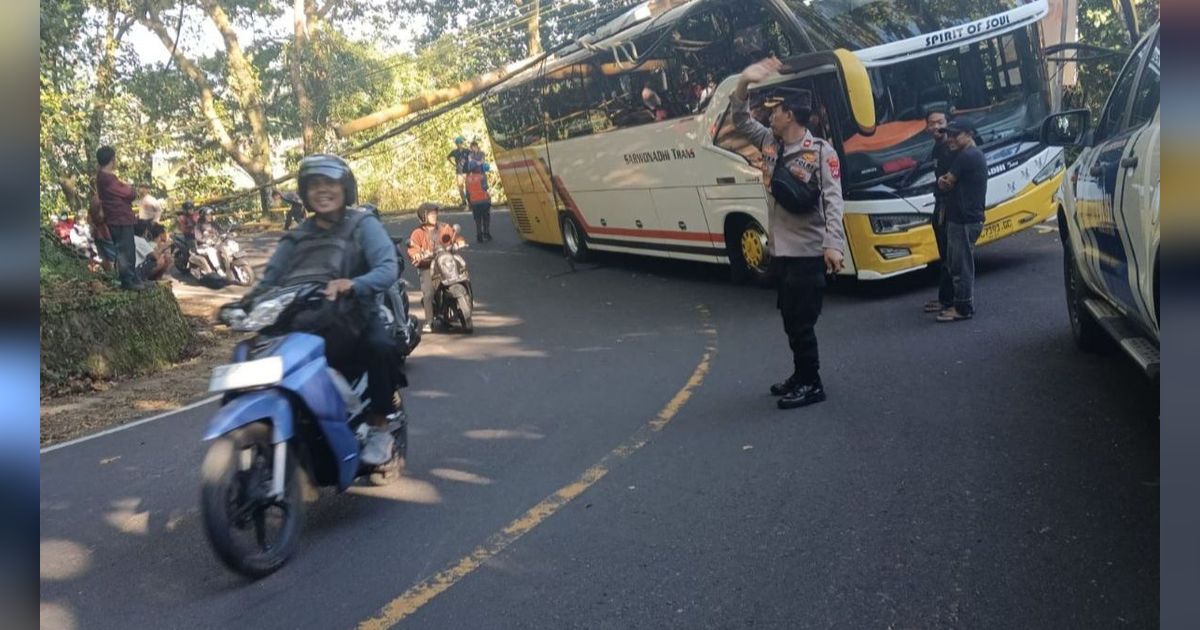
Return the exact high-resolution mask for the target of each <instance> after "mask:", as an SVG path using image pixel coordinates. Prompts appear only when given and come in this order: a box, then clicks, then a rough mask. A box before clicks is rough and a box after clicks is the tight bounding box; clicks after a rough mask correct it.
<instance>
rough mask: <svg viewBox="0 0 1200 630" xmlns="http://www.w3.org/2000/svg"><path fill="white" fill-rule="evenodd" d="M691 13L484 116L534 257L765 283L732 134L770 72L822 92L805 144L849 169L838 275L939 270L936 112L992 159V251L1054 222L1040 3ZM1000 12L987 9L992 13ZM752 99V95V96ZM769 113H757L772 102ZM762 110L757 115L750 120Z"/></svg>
mask: <svg viewBox="0 0 1200 630" xmlns="http://www.w3.org/2000/svg"><path fill="white" fill-rule="evenodd" d="M947 4H948V5H949V6H947V7H945V10H943V9H939V10H938V11H937V12H933V11H930V10H928V8H927V7H926V6H925V5H926V3H923V2H920V1H918V0H867V1H864V2H853V3H847V2H832V1H824V0H693V1H692V2H687V3H683V4H681V5H679V6H675V7H674V8H671V9H669V10H666V11H665V12H662V13H659V14H653V12H652V11H651V10H650V5H649V3H647V4H644V5H641V6H638V7H636V8H634V9H631V10H630V11H629V12H627V13H625V14H624V15H622V16H621V17H619V18H617V19H616V20H614V21H612V22H610V23H609V24H606V25H604V26H603V27H601V28H599V29H597V30H596V31H595V32H593V33H590V34H588V35H587V36H585V37H584V38H582V39H580V40H579V42H578V43H577V44H576V45H574V46H572V47H569V48H567V49H565V50H563V51H561V52H559V54H557V55H555V56H554V57H553V58H552V59H550V60H549V61H547V62H546V63H545V64H541V65H539V67H538V68H536V69H533V70H529V71H527V72H525V73H523V74H521V75H519V76H517V77H515V78H514V79H512V80H510V81H508V82H506V83H505V84H503V85H500V86H498V87H496V88H494V89H493V90H492V91H490V92H489V93H488V94H487V95H486V96H485V98H484V102H483V108H484V115H485V118H486V120H487V124H488V129H489V133H490V135H491V140H492V145H493V148H494V149H495V151H496V161H497V167H498V170H499V174H500V178H501V181H502V183H503V185H504V188H505V192H506V193H507V195H508V198H509V200H510V204H511V208H512V214H513V217H514V223H515V224H516V226H517V230H518V231H519V232H520V234H521V236H522V237H523V238H525V239H527V240H530V241H535V242H540V243H550V244H564V245H565V247H566V250H567V251H568V253H570V254H571V255H572V256H575V257H583V256H585V255H586V254H587V253H588V252H589V251H590V250H605V251H618V252H628V253H638V254H645V255H651V256H661V257H668V258H682V259H688V260H699V261H705V262H713V263H728V264H731V265H732V266H733V268H734V271H735V275H737V276H739V277H744V278H755V277H761V276H762V275H763V274H764V273H765V271H766V267H767V264H768V262H769V261H768V260H767V249H766V238H767V237H766V229H765V228H764V226H765V225H766V224H767V219H766V217H767V210H766V193H765V190H764V187H763V185H762V174H761V171H760V170H759V169H758V166H757V164H758V160H760V156H759V155H758V154H757V149H755V148H753V147H750V146H748V144H747V143H746V142H745V141H744V140H743V139H741V138H739V137H738V135H737V134H736V133H734V131H733V125H732V122H731V121H730V120H729V118H730V116H729V115H728V109H729V107H728V104H729V95H730V93H731V92H732V91H733V89H734V87H735V85H736V83H737V76H736V73H738V72H740V71H741V69H742V68H744V67H745V66H746V65H748V64H750V63H751V62H753V61H756V60H757V59H760V58H762V57H765V56H767V55H775V56H777V57H779V58H781V59H784V60H785V63H786V65H787V67H788V72H786V73H785V75H784V76H781V77H780V78H779V79H778V80H776V81H773V82H772V85H766V86H760V87H761V88H763V89H758V90H756V93H758V94H760V95H761V94H763V93H764V92H765V91H767V90H769V89H771V88H773V87H778V86H779V85H781V84H787V85H800V86H803V87H806V88H808V89H811V90H813V92H814V94H815V95H816V100H817V107H816V110H815V114H814V118H813V120H811V121H810V125H809V126H810V128H811V129H812V130H813V132H814V133H815V134H816V135H818V136H821V137H824V138H827V139H829V140H830V141H831V142H832V143H833V144H834V146H835V147H836V148H837V150H838V153H839V155H841V169H840V170H841V178H842V188H843V196H844V198H845V200H846V205H845V213H844V223H845V228H846V235H847V241H848V244H849V249H850V251H849V252H848V256H847V259H846V267H845V270H844V271H843V273H846V274H852V275H856V276H857V277H859V278H862V279H881V278H887V277H891V276H895V275H897V274H901V273H905V272H908V271H913V270H916V269H921V268H923V267H925V266H926V265H927V264H928V263H930V262H933V261H935V260H937V248H936V245H935V243H934V236H933V230H932V229H931V227H930V225H929V223H930V218H931V215H932V211H933V206H934V202H933V189H934V178H933V172H932V161H931V160H930V159H929V158H930V153H931V150H932V139H931V137H930V136H929V135H928V134H927V133H926V132H925V130H924V119H925V115H926V113H927V112H928V111H930V110H932V109H939V110H943V111H949V112H951V115H952V116H955V117H960V118H965V119H967V120H969V121H970V122H971V123H973V125H974V126H975V128H976V129H977V130H978V132H979V136H980V137H979V141H980V145H981V148H982V149H983V151H984V153H985V155H986V156H987V159H988V164H989V178H990V179H989V185H988V197H987V204H988V210H987V222H986V224H985V227H984V232H983V236H982V237H981V238H980V243H981V244H982V243H987V242H989V241H993V240H996V239H998V238H1002V237H1004V236H1008V235H1011V234H1013V233H1015V232H1017V231H1020V230H1022V229H1025V228H1027V227H1029V226H1031V225H1034V224H1036V223H1039V222H1041V221H1043V220H1045V219H1047V218H1049V217H1050V216H1052V215H1053V213H1054V211H1055V208H1056V205H1055V201H1054V193H1055V191H1056V189H1057V188H1058V184H1059V181H1060V180H1061V177H1062V172H1063V155H1062V150H1061V149H1060V148H1055V147H1048V146H1047V145H1045V144H1043V143H1041V141H1040V140H1039V137H1038V129H1039V125H1040V123H1041V121H1042V120H1043V118H1044V117H1045V116H1046V114H1047V113H1048V109H1049V104H1048V102H1049V96H1048V86H1047V80H1046V76H1045V70H1044V63H1043V59H1042V55H1041V52H1040V44H1039V43H1040V41H1041V39H1040V33H1039V30H1038V22H1039V21H1040V20H1041V19H1042V17H1044V16H1045V15H1046V12H1047V6H1046V1H1045V0H1037V1H1034V2H1029V1H1025V0H1001V1H999V2H990V3H947ZM984 4H986V5H987V6H988V7H990V8H989V9H986V10H985V9H980V8H978V7H979V6H980V5H984ZM752 94H753V93H752ZM760 98H761V97H760ZM754 104H755V102H754V101H753V100H752V106H753V105H754Z"/></svg>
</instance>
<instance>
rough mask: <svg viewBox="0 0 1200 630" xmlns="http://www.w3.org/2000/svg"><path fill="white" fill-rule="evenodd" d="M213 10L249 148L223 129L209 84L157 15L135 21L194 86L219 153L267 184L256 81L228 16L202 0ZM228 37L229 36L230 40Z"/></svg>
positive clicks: (267, 156)
mask: <svg viewBox="0 0 1200 630" xmlns="http://www.w3.org/2000/svg"><path fill="white" fill-rule="evenodd" d="M209 8H214V9H215V10H214V11H213V12H212V13H210V18H212V16H213V15H216V16H217V17H215V18H212V19H213V23H214V24H216V25H217V28H218V30H219V31H221V36H222V38H223V39H224V40H225V47H226V52H227V53H228V57H229V70H230V73H231V74H233V75H234V76H233V77H231V80H230V82H229V88H230V91H232V92H233V93H234V95H235V97H236V98H237V99H238V102H239V105H241V113H242V115H243V116H244V117H245V118H246V121H247V122H248V123H249V126H250V133H251V137H250V139H249V145H250V147H249V149H246V148H245V147H243V146H242V145H241V144H240V143H239V142H238V141H237V140H235V139H234V138H233V136H232V135H230V133H229V128H228V127H226V126H225V121H224V120H222V119H221V114H220V112H219V111H218V110H217V97H216V94H215V91H214V89H213V85H212V83H211V82H210V81H209V80H208V77H207V76H206V75H205V74H204V70H203V69H201V68H200V67H199V66H198V65H196V63H195V62H194V61H192V60H191V59H188V58H187V57H186V56H185V55H184V54H183V52H182V51H180V50H179V49H178V48H177V47H176V46H175V42H174V39H173V38H172V36H171V33H170V32H168V30H167V27H166V26H165V25H164V24H163V23H162V20H160V19H159V17H158V16H157V15H155V14H154V13H153V12H147V13H146V14H144V15H143V16H141V17H140V18H138V20H139V21H140V22H141V23H142V24H143V25H144V26H145V27H146V28H148V29H150V31H151V32H153V33H154V34H155V35H157V36H158V39H159V41H161V42H162V44H163V46H164V47H166V49H167V50H169V51H172V53H173V55H174V59H175V63H176V65H178V66H179V69H180V70H181V71H182V72H183V74H184V75H185V76H187V78H188V79H189V80H191V82H192V84H193V85H195V86H196V90H197V92H199V95H200V113H201V114H202V115H203V116H204V119H205V120H206V121H208V126H209V128H210V129H211V130H212V132H213V135H214V136H215V137H216V140H217V144H218V145H220V147H221V150H223V151H224V152H225V154H226V155H228V156H229V157H230V159H232V160H233V161H234V163H235V164H237V165H238V167H239V168H241V169H242V170H243V171H245V172H246V174H247V175H249V176H250V178H251V179H253V180H254V182H255V183H256V184H257V185H262V184H263V183H268V182H270V181H271V179H272V178H271V145H270V139H269V137H268V136H267V132H266V126H265V120H266V117H265V116H264V115H263V109H262V99H261V96H260V94H261V89H260V87H259V84H258V81H257V78H256V77H255V76H254V72H253V70H252V69H251V67H250V65H249V62H248V61H247V59H246V57H245V55H244V54H243V53H242V48H241V45H240V44H239V43H238V41H237V36H236V34H235V33H234V32H233V28H232V26H230V24H229V21H228V16H226V15H225V12H224V10H222V9H221V8H220V7H218V6H216V5H214V4H213V3H212V2H211V0H206V2H205V9H206V10H207V9H209ZM229 35H233V37H232V39H231V38H230V37H229ZM267 195H269V193H264V194H262V195H260V200H262V206H263V211H264V212H265V211H266V209H267V208H269V206H270V198H269V196H267Z"/></svg>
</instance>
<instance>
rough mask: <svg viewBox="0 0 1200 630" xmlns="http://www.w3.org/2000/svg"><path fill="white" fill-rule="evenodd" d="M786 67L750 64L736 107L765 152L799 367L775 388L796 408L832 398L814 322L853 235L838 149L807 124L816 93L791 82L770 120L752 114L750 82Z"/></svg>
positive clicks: (774, 252) (784, 302) (772, 223)
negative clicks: (845, 224) (846, 220)
mask: <svg viewBox="0 0 1200 630" xmlns="http://www.w3.org/2000/svg"><path fill="white" fill-rule="evenodd" d="M782 66H783V64H782V62H780V61H779V60H778V59H775V58H774V57H771V58H768V59H764V60H762V61H760V62H758V63H755V64H752V65H750V66H749V67H748V68H746V69H745V70H743V71H742V74H741V77H740V79H739V81H738V85H737V89H736V90H735V91H734V93H733V95H732V97H731V99H730V100H731V102H730V108H731V110H732V111H733V121H734V124H735V125H736V126H737V130H738V132H739V133H741V134H742V135H743V136H745V137H746V139H747V140H749V141H750V143H751V144H753V145H754V146H756V147H758V148H759V149H760V150H761V151H762V153H763V158H764V163H763V167H762V170H763V181H764V182H765V183H766V185H767V187H768V191H767V193H768V194H767V196H768V203H767V232H768V250H769V252H770V254H771V267H772V271H773V274H774V275H775V277H776V279H777V281H778V283H779V297H778V301H777V303H776V305H777V307H778V308H779V312H780V315H781V316H782V318H783V328H784V331H785V332H786V333H787V338H788V346H789V347H790V348H791V351H792V374H791V375H790V376H788V377H787V379H785V380H784V381H783V382H781V383H776V384H774V385H772V386H771V393H772V394H774V395H776V396H780V397H781V398H780V399H779V401H778V405H779V408H780V409H793V408H796V407H803V406H805V405H810V404H813V403H817V402H821V401H823V400H825V387H824V385H823V384H822V383H821V376H820V373H819V370H820V357H819V354H818V349H817V334H816V330H815V328H814V327H815V326H816V323H817V319H818V318H819V317H820V316H821V306H822V302H823V300H824V295H825V276H826V274H834V273H837V272H839V271H841V269H842V264H843V251H844V250H845V248H846V236H845V234H844V232H843V228H842V184H841V165H840V163H839V161H838V155H837V152H836V151H835V150H834V148H833V147H832V146H830V145H829V143H828V142H826V141H825V140H822V139H820V138H816V137H814V136H813V135H812V133H811V132H810V131H809V130H808V129H807V128H806V127H805V124H806V123H807V122H808V120H809V116H811V115H812V109H813V95H812V92H810V91H808V90H803V89H789V90H788V91H787V92H786V93H784V94H785V95H784V96H783V97H782V98H779V99H776V100H775V102H773V103H771V102H769V103H768V104H767V107H769V108H770V109H771V117H770V121H769V122H770V126H769V127H767V126H764V125H762V124H760V123H759V122H758V121H756V120H755V119H754V118H753V117H752V116H751V115H750V108H749V106H748V104H747V100H748V99H749V86H750V84H752V83H761V82H763V81H766V80H768V79H770V78H771V77H773V76H775V75H776V74H778V72H779V69H780V68H781V67H782Z"/></svg>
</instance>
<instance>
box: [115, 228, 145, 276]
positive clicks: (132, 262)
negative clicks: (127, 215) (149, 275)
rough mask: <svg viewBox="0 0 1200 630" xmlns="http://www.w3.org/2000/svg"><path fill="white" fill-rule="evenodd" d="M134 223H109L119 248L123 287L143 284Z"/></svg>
mask: <svg viewBox="0 0 1200 630" xmlns="http://www.w3.org/2000/svg"><path fill="white" fill-rule="evenodd" d="M133 227H134V226H132V225H109V226H108V231H109V233H110V234H112V239H113V245H114V246H116V248H117V277H119V278H120V279H121V288H123V289H128V288H130V287H134V286H137V285H139V284H141V280H139V279H138V277H137V248H136V247H134V245H133Z"/></svg>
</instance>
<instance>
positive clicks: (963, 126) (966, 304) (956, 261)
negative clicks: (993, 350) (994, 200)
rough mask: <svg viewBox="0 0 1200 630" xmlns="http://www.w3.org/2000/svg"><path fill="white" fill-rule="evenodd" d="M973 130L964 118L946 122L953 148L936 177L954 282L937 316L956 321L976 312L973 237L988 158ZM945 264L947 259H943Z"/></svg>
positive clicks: (979, 215) (979, 223) (979, 229)
mask: <svg viewBox="0 0 1200 630" xmlns="http://www.w3.org/2000/svg"><path fill="white" fill-rule="evenodd" d="M974 132H975V130H974V129H973V128H972V127H971V125H970V124H969V123H967V122H965V121H961V120H956V121H954V122H952V123H950V124H949V125H946V139H947V142H949V146H950V148H951V149H953V150H954V151H955V156H954V161H953V163H952V164H951V165H950V171H949V172H948V173H946V174H945V175H942V176H941V177H939V178H938V188H940V189H941V190H943V191H946V192H948V193H949V194H947V195H946V197H945V201H946V259H947V260H946V262H947V263H948V264H949V266H950V279H951V282H952V284H953V286H954V304H953V305H952V306H951V307H950V308H947V309H943V310H942V312H941V313H939V314H938V316H937V321H939V322H956V321H961V320H964V319H970V318H971V317H973V316H974V315H975V241H977V240H979V235H980V233H982V232H983V219H984V212H983V211H984V204H985V203H986V201H987V181H988V180H987V160H986V159H985V158H984V157H983V152H982V151H980V150H979V147H977V146H975V136H974ZM943 264H946V263H943Z"/></svg>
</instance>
